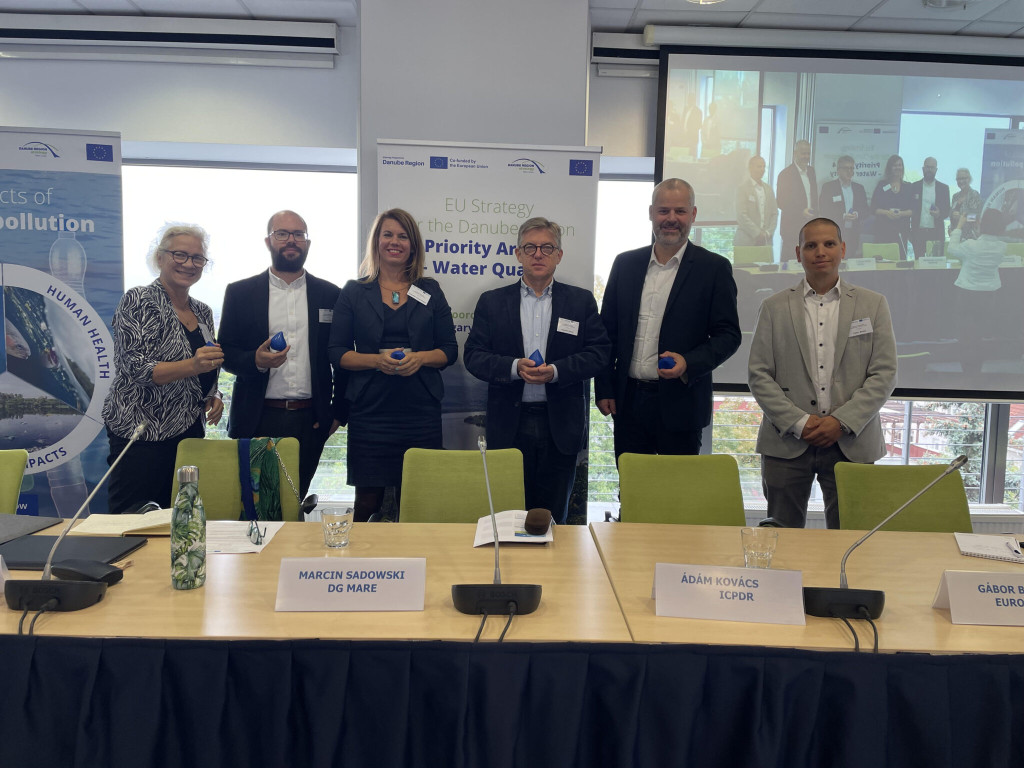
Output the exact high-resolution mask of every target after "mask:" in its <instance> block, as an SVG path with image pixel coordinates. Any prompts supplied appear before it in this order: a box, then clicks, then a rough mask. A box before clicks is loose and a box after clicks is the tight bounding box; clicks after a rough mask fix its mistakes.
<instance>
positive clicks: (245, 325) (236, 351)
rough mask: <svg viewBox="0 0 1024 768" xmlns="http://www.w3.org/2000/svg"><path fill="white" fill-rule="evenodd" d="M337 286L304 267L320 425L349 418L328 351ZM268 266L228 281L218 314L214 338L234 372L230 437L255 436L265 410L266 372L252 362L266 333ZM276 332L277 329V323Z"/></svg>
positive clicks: (315, 403)
mask: <svg viewBox="0 0 1024 768" xmlns="http://www.w3.org/2000/svg"><path fill="white" fill-rule="evenodd" d="M338 290H339V289H338V286H336V285H335V284H334V283H331V282H329V281H327V280H321V279H320V278H318V277H313V275H311V274H309V272H306V303H307V305H308V307H309V319H308V322H309V364H310V374H311V377H312V380H313V409H314V413H315V418H316V421H318V422H319V423H320V426H321V427H325V428H330V426H331V421H332V420H333V419H337V420H338V421H339V422H340V423H342V424H344V423H346V422H347V421H348V405H347V403H346V402H345V401H344V398H343V397H342V394H343V392H344V378H345V377H344V374H343V372H342V371H341V369H340V368H337V367H336V366H332V365H331V362H330V358H328V357H327V340H328V337H329V335H330V330H331V324H330V320H329V313H330V311H331V310H332V309H333V308H334V303H335V301H336V300H337V298H338ZM269 311H270V272H269V270H268V271H266V272H261V273H260V274H258V275H254V276H253V277H249V278H246V279H245V280H239V281H238V282H236V283H231V284H229V285H228V287H227V289H226V290H225V291H224V306H223V308H222V310H221V316H220V333H219V335H218V341H219V342H220V345H221V348H222V349H223V350H224V369H225V370H226V371H228V372H229V373H233V374H235V386H234V389H232V392H231V411H230V413H229V414H228V437H232V438H235V439H239V438H250V437H255V436H256V434H255V432H256V426H257V424H258V423H259V420H260V416H261V414H262V413H263V400H264V398H265V397H266V393H267V383H268V382H269V381H270V372H269V371H264V372H262V373H261V372H260V371H259V370H258V369H257V368H256V348H257V347H259V346H260V344H262V343H263V342H265V341H266V340H267V339H268V338H270V335H271V333H270V327H269V326H270V320H269V317H268V313H269ZM275 332H276V329H275Z"/></svg>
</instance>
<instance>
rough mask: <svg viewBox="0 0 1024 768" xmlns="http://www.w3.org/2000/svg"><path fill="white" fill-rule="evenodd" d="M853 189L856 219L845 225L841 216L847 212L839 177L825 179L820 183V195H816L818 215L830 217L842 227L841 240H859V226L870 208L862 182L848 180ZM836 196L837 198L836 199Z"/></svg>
mask: <svg viewBox="0 0 1024 768" xmlns="http://www.w3.org/2000/svg"><path fill="white" fill-rule="evenodd" d="M850 187H851V189H852V190H853V211H854V212H855V213H856V214H857V219H856V220H855V221H853V222H851V224H850V226H847V225H846V224H845V223H844V222H843V216H844V214H846V213H847V210H846V201H845V200H844V199H843V183H842V182H841V181H840V180H839V179H832V180H831V181H826V182H825V183H824V184H822V185H821V195H820V196H819V197H818V215H819V216H824V217H825V218H826V219H831V220H832V221H834V222H835V223H836V224H838V225H839V226H840V227H841V228H842V232H843V240H849V241H853V242H855V243H856V242H860V233H861V228H862V227H863V225H864V222H865V221H867V218H868V216H870V215H871V209H870V208H868V193H867V190H866V189H864V185H863V184H858V183H857V182H856V181H851V182H850ZM837 198H838V199H837Z"/></svg>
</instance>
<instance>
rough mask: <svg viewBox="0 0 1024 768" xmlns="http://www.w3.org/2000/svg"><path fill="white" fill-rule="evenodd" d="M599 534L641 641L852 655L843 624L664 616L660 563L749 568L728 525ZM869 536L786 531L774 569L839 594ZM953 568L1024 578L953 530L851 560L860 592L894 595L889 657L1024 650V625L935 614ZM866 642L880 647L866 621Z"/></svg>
mask: <svg viewBox="0 0 1024 768" xmlns="http://www.w3.org/2000/svg"><path fill="white" fill-rule="evenodd" d="M591 528H592V530H593V532H594V538H595V540H596V541H597V545H598V548H599V549H600V551H601V557H602V559H603V560H604V563H605V568H606V569H607V572H608V577H609V578H610V579H611V582H612V586H613V587H614V589H615V594H616V596H617V598H618V600H619V605H620V606H621V608H622V612H623V614H624V615H625V617H626V623H627V624H628V626H629V631H630V635H631V636H632V638H633V640H635V641H637V642H642V643H713V644H727V645H736V644H755V645H763V646H770V647H789V648H808V649H823V650H824V649H828V650H852V649H853V639H852V637H851V636H850V630H849V629H847V628H846V626H845V625H844V624H843V623H842V622H841V621H839V620H836V619H821V618H815V617H813V616H808V617H807V624H806V626H794V625H785V624H752V623H739V622H730V621H706V620H698V619H678V618H666V617H659V616H656V615H655V611H654V600H653V599H651V585H652V583H653V581H654V564H655V563H683V564H687V565H691V564H692V565H726V566H742V565H743V552H742V547H741V545H740V534H739V529H737V528H732V527H726V526H706V525H701V526H689V525H650V524H644V523H593V524H592V525H591ZM862 535H863V531H827V530H811V529H806V530H804V529H779V543H778V547H777V549H776V552H775V556H774V558H773V559H772V567H773V568H780V569H791V570H800V571H802V572H803V583H804V586H816V587H838V586H839V565H840V562H841V561H842V558H843V553H844V552H845V551H846V550H847V549H848V548H849V547H850V545H852V544H853V543H854V542H855V541H856V540H857V539H858V538H860V536H862ZM946 569H949V570H957V571H993V572H1011V573H1013V572H1020V569H1021V566H1020V565H1017V564H1014V563H1007V562H1001V561H998V560H985V559H981V558H977V557H966V556H964V555H961V554H960V551H959V549H958V548H957V545H956V541H955V540H954V538H953V535H952V534H950V533H907V532H902V531H891V532H890V531H879V532H878V533H876V534H875V535H874V536H873V537H871V538H870V539H869V540H868V541H867V542H865V543H864V544H863V545H862V546H861V547H859V548H858V549H857V551H856V552H854V553H853V554H852V555H851V556H850V559H849V560H848V561H847V566H846V574H847V578H848V580H849V584H850V586H851V587H859V588H863V589H880V590H883V591H884V592H885V610H884V611H883V613H882V615H881V617H880V618H879V619H878V620H877V621H876V624H877V626H878V636H879V650H881V651H921V652H927V653H958V652H987V653H1021V652H1022V651H1024V628H1021V627H981V626H969V625H957V624H952V623H950V618H949V611H946V610H936V609H933V608H932V607H931V606H932V601H933V599H934V597H935V592H936V590H937V588H938V586H939V579H940V577H941V576H942V572H943V571H944V570H946ZM855 624H856V625H858V626H859V627H861V643H862V644H863V643H865V642H868V643H869V644H870V642H871V631H870V628H869V627H868V626H867V625H866V623H864V622H855Z"/></svg>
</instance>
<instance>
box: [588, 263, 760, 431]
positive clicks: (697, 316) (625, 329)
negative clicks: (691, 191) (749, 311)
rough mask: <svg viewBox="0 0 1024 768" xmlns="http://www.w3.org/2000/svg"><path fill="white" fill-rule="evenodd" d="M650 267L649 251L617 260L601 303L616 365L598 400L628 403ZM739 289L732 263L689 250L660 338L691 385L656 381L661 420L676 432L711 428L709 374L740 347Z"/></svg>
mask: <svg viewBox="0 0 1024 768" xmlns="http://www.w3.org/2000/svg"><path fill="white" fill-rule="evenodd" d="M650 260H651V246H649V245H648V246H644V247H643V248H637V249H636V250H635V251H626V252H625V253H620V254H619V255H618V256H616V257H615V263H614V264H612V271H611V274H610V275H609V276H608V286H607V287H606V288H605V291H604V301H603V302H602V304H601V319H602V320H604V327H605V328H606V329H607V330H608V336H609V338H610V339H611V342H612V360H611V364H610V365H609V366H608V367H607V368H605V370H604V371H603V372H602V373H601V374H600V375H599V376H598V377H597V378H596V380H595V387H596V397H597V399H598V400H603V399H606V398H614V399H615V401H616V404H617V405H618V407H622V403H624V402H625V399H626V382H627V380H628V378H629V362H630V360H631V359H632V357H633V343H634V341H635V340H636V327H637V321H638V312H639V309H640V296H641V294H642V293H643V289H644V280H645V278H646V277H647V265H648V263H649V262H650ZM740 338H741V337H740V323H739V318H738V317H737V312H736V282H735V281H734V280H733V277H732V265H731V264H730V263H729V261H728V259H726V258H725V257H723V256H719V255H718V254H717V253H712V252H711V251H709V250H706V249H705V248H701V247H700V246H699V245H694V244H693V243H689V244H688V245H687V246H686V251H685V253H684V256H683V260H682V261H681V262H680V264H679V271H678V272H677V273H676V279H675V281H674V282H673V283H672V290H671V292H670V293H669V297H668V303H667V304H666V305H665V315H664V317H663V318H662V323H661V330H660V332H659V340H658V353H659V354H660V353H662V352H676V353H678V354H680V355H682V356H683V357H684V358H685V359H686V376H685V378H686V381H684V380H683V378H678V379H658V400H659V402H660V405H661V415H662V418H663V419H665V420H666V421H670V422H671V425H672V428H673V429H676V430H695V429H703V428H704V427H706V426H707V425H708V424H710V423H711V394H712V384H711V372H712V371H713V370H714V369H715V368H717V367H718V366H719V365H721V364H722V363H723V362H725V361H726V360H728V359H729V358H730V357H731V356H732V355H733V353H734V352H735V351H736V350H737V349H738V348H739V346H740Z"/></svg>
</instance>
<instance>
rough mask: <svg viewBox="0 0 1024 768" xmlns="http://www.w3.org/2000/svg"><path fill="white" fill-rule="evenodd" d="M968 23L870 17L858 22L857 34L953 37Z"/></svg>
mask: <svg viewBox="0 0 1024 768" xmlns="http://www.w3.org/2000/svg"><path fill="white" fill-rule="evenodd" d="M967 24H968V22H966V21H929V20H922V21H911V20H908V19H876V18H874V17H868V18H866V19H862V20H861V21H858V22H857V23H856V24H855V25H854V27H853V29H854V30H856V31H857V32H911V33H920V34H925V35H952V34H955V33H956V32H959V31H960V30H961V29H963V28H964V27H966V26H967Z"/></svg>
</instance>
